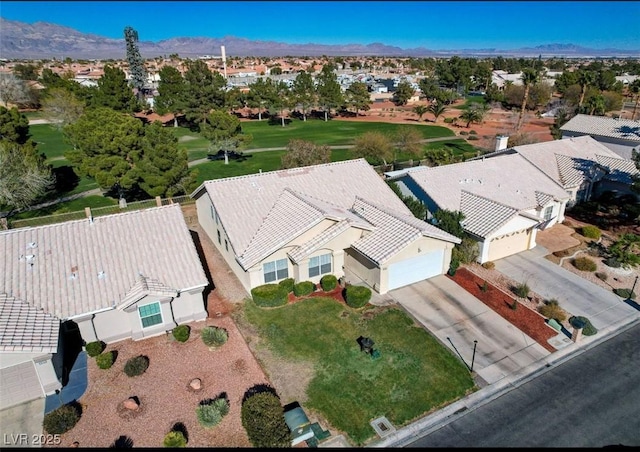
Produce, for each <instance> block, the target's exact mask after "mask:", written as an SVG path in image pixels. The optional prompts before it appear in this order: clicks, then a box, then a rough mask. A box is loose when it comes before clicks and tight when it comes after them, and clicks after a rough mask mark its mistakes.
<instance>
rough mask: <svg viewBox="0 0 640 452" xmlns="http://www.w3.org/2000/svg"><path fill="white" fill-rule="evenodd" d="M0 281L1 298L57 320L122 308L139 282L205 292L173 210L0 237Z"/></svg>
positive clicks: (181, 223)
mask: <svg viewBox="0 0 640 452" xmlns="http://www.w3.org/2000/svg"><path fill="white" fill-rule="evenodd" d="M31 246H33V247H31ZM0 274H2V275H3V278H2V279H0V293H6V294H8V295H10V296H14V297H16V298H19V299H21V300H24V301H26V302H27V303H29V304H30V305H32V306H34V307H36V308H38V309H43V310H44V311H45V312H47V313H49V314H52V315H54V316H56V317H58V318H59V319H63V320H64V319H67V318H71V317H75V316H79V315H82V314H87V313H90V312H96V311H99V310H105V309H110V308H113V307H114V306H116V305H118V304H120V303H121V302H122V301H123V300H125V298H126V296H127V294H128V293H130V291H131V289H132V287H133V286H134V284H135V283H136V278H137V277H138V275H140V274H143V275H145V276H147V275H148V276H149V278H154V279H157V281H161V282H162V284H164V285H166V286H167V287H170V288H171V289H173V290H176V291H182V290H185V289H191V288H196V287H203V286H206V285H208V280H207V277H206V275H205V273H204V270H203V268H202V264H201V262H200V259H199V256H198V253H197V250H196V247H195V244H194V243H193V240H192V238H191V234H190V232H189V229H188V228H187V225H186V223H185V220H184V217H183V215H182V210H181V208H180V205H179V204H172V205H168V206H163V207H156V208H151V209H144V210H137V211H131V212H124V213H120V214H115V215H107V216H102V217H97V218H94V219H93V221H92V222H91V221H89V220H88V219H86V220H78V221H69V222H65V223H58V224H52V225H46V226H38V227H32V228H21V229H10V230H8V231H3V232H0Z"/></svg>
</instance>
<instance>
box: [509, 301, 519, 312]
mask: <svg viewBox="0 0 640 452" xmlns="http://www.w3.org/2000/svg"><path fill="white" fill-rule="evenodd" d="M509 307H510V308H511V309H513V310H514V311H515V310H516V309H518V300H513V303H511V304H510V305H509Z"/></svg>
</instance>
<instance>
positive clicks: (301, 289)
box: [293, 281, 316, 297]
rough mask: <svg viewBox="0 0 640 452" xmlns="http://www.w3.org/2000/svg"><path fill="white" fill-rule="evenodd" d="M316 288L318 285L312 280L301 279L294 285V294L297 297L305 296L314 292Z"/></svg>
mask: <svg viewBox="0 0 640 452" xmlns="http://www.w3.org/2000/svg"><path fill="white" fill-rule="evenodd" d="M315 290H316V285H315V284H314V283H312V282H311V281H301V282H299V283H298V284H295V285H294V286H293V294H294V295H295V296H296V297H304V296H305V295H309V294H312V293H313V292H314V291H315Z"/></svg>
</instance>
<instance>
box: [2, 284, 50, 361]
mask: <svg viewBox="0 0 640 452" xmlns="http://www.w3.org/2000/svg"><path fill="white" fill-rule="evenodd" d="M59 332H60V320H59V319H57V318H55V317H54V316H52V315H51V314H47V313H45V312H43V311H41V310H40V309H36V308H34V307H33V306H30V305H29V304H28V303H26V302H24V301H22V300H18V299H17V298H14V297H10V296H8V295H7V294H5V293H0V351H2V352H42V353H56V352H57V351H58V334H59Z"/></svg>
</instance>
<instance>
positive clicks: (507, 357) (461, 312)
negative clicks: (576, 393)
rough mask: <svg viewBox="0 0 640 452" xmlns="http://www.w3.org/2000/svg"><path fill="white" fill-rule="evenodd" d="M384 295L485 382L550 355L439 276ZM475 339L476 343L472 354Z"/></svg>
mask: <svg viewBox="0 0 640 452" xmlns="http://www.w3.org/2000/svg"><path fill="white" fill-rule="evenodd" d="M389 295H391V296H392V297H393V298H394V299H395V300H396V302H398V303H399V304H400V305H401V306H402V307H403V308H404V309H405V310H406V311H407V312H409V313H410V314H411V315H412V316H413V317H414V318H415V319H416V320H417V321H418V322H420V323H421V324H422V325H423V326H424V327H425V328H426V329H427V330H428V331H429V332H430V333H431V334H432V335H434V336H435V337H436V338H437V339H438V340H439V341H440V342H441V343H442V344H444V345H445V346H446V347H448V348H449V349H450V350H451V351H452V353H454V354H455V355H456V356H458V357H459V358H460V359H461V360H462V361H463V362H464V363H465V365H466V366H467V368H469V370H473V372H475V373H476V374H477V376H479V377H481V379H482V380H484V382H486V384H493V383H495V382H497V381H499V380H501V379H503V378H505V377H507V376H509V375H511V374H513V373H515V372H518V371H520V370H521V369H523V368H525V367H527V366H529V365H531V364H533V363H534V362H536V361H539V360H541V359H543V358H544V357H546V356H548V355H549V352H548V351H547V350H545V349H544V348H543V347H542V346H541V345H540V344H538V343H537V342H536V341H534V340H533V339H532V338H530V337H529V336H527V335H526V334H524V333H523V332H522V331H520V330H519V329H518V328H516V327H515V326H513V325H511V324H510V323H509V322H508V321H506V320H505V319H503V318H502V317H500V315H498V314H497V313H496V312H495V311H493V310H492V309H491V308H489V307H488V306H487V305H485V304H484V303H482V302H481V301H480V300H478V299H477V298H475V297H474V296H473V295H471V294H469V293H468V292H467V291H466V290H464V289H463V288H462V287H460V286H458V285H457V284H456V283H455V282H453V281H451V279H449V278H448V277H446V276H444V275H441V276H436V277H434V278H430V279H428V280H425V281H420V282H418V283H415V284H411V285H409V286H405V287H401V288H399V289H395V290H392V291H390V292H389ZM474 341H478V342H477V344H475V349H476V350H475V356H474ZM480 383H481V382H480Z"/></svg>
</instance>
